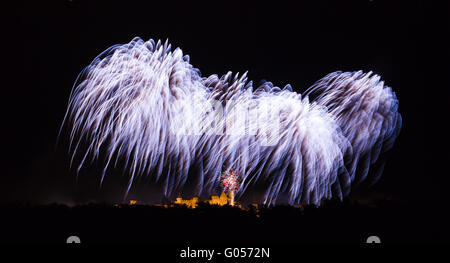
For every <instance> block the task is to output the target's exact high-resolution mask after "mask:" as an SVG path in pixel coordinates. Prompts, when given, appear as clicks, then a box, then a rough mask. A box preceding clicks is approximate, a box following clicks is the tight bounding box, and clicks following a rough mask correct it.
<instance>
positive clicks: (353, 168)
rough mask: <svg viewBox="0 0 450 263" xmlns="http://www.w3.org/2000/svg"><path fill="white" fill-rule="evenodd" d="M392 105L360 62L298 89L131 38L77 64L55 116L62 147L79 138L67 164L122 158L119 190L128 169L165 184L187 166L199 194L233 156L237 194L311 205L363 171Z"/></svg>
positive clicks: (393, 123) (178, 184)
mask: <svg viewBox="0 0 450 263" xmlns="http://www.w3.org/2000/svg"><path fill="white" fill-rule="evenodd" d="M310 97H311V98H312V97H314V98H315V99H314V100H312V101H310V99H309V98H310ZM397 108H398V101H397V99H396V96H395V93H394V92H392V91H391V88H389V87H387V86H384V83H383V81H380V77H379V76H377V75H375V74H372V73H371V72H369V73H362V72H361V71H358V72H334V73H331V74H329V75H327V76H325V77H324V78H323V79H321V80H319V81H318V82H317V83H316V84H314V85H313V86H312V87H311V88H310V89H309V90H308V91H307V93H306V94H305V95H304V96H302V95H301V94H298V93H296V92H293V91H292V88H291V87H290V86H289V85H287V86H286V87H284V88H282V89H281V88H278V87H275V86H273V85H272V83H270V82H265V83H263V84H261V85H260V86H259V87H257V88H254V87H253V85H252V82H251V81H248V80H247V77H246V73H244V74H243V75H239V73H238V74H235V75H233V74H232V73H231V72H229V73H228V74H226V75H224V76H222V77H220V78H219V77H218V76H217V75H212V76H209V77H206V78H205V77H201V75H200V72H199V70H197V69H195V68H194V67H193V66H192V65H190V64H189V57H188V56H183V53H182V51H181V50H180V49H179V48H177V49H175V50H173V51H172V50H171V47H170V45H168V44H167V42H166V43H165V44H161V42H160V41H158V43H155V42H154V41H153V40H149V41H147V42H144V41H143V40H141V39H140V38H135V39H133V40H132V41H131V42H130V43H128V44H124V45H116V46H113V47H111V48H109V49H107V50H106V51H104V52H103V53H102V54H100V55H99V56H98V57H97V58H95V59H94V61H93V62H92V63H91V65H89V66H88V67H87V68H86V69H85V70H84V71H83V72H82V73H81V74H80V76H79V78H78V79H77V83H76V86H75V88H74V90H73V91H72V93H71V96H70V100H69V106H68V110H67V114H66V117H65V121H67V122H68V123H69V124H70V125H71V127H72V130H71V134H70V140H71V148H72V149H73V156H75V155H76V154H77V153H79V152H80V151H81V150H80V149H81V146H80V145H81V144H83V143H84V142H87V147H86V148H87V149H86V150H82V151H81V152H80V153H81V157H82V158H80V159H81V161H80V163H79V164H78V170H79V169H80V168H81V167H82V166H83V165H84V164H85V163H86V161H87V160H95V159H99V156H100V155H102V156H103V157H104V158H103V157H102V160H103V159H104V160H105V161H104V171H103V174H102V177H101V178H102V179H101V180H102V181H103V178H104V176H105V173H106V171H107V169H108V168H109V167H112V166H115V165H116V164H117V162H118V160H122V161H124V162H125V163H126V167H127V169H128V171H129V174H130V180H129V184H128V185H127V191H126V193H128V191H129V190H130V187H131V186H132V183H133V181H134V180H135V178H136V177H137V176H139V175H151V176H154V177H155V179H157V180H161V181H162V182H163V185H164V193H165V194H167V195H170V194H171V193H173V192H176V193H179V192H180V191H181V190H182V189H183V186H185V185H186V182H187V180H188V177H189V179H194V181H196V182H198V183H197V187H196V191H197V194H201V193H211V192H212V191H213V190H214V188H215V186H216V185H217V182H218V180H219V179H220V178H219V175H220V172H221V170H222V167H235V169H237V170H238V171H239V174H240V176H241V177H242V182H241V186H240V188H239V189H237V191H236V194H237V195H238V196H239V195H242V194H243V193H244V192H246V191H251V189H252V187H253V186H255V185H262V186H263V187H264V192H265V194H264V199H263V200H262V201H263V202H265V203H274V202H276V201H277V199H278V198H279V197H280V195H281V194H287V195H288V199H289V202H290V203H291V204H294V203H301V204H310V203H313V204H320V201H321V200H324V199H330V198H331V197H333V196H334V197H337V198H340V199H342V197H343V196H345V195H346V194H348V193H349V190H350V188H351V186H352V185H354V184H357V183H359V182H361V181H363V180H367V179H368V178H367V175H368V171H369V167H370V166H371V165H372V164H374V162H375V161H376V160H377V159H378V158H379V156H380V154H382V153H383V152H385V151H386V150H388V149H390V148H391V147H392V145H393V143H394V140H395V138H396V137H397V136H398V134H399V131H400V127H401V116H400V114H399V113H398V112H397ZM101 149H102V150H101ZM377 176H378V175H376V176H375V177H377ZM371 179H372V180H373V179H376V178H371Z"/></svg>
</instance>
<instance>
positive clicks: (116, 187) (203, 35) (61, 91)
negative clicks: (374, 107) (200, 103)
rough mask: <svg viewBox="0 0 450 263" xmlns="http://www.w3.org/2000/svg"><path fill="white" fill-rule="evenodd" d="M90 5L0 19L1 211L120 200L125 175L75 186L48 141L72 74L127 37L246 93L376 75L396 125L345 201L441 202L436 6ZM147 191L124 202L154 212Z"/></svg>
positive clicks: (443, 176)
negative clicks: (175, 51) (0, 30)
mask: <svg viewBox="0 0 450 263" xmlns="http://www.w3.org/2000/svg"><path fill="white" fill-rule="evenodd" d="M93 2H94V1H77V0H73V1H58V2H56V1H55V2H47V3H45V4H44V3H37V2H18V4H17V5H16V6H15V7H14V9H13V10H12V12H11V13H9V14H8V16H7V20H8V21H7V23H8V26H7V27H6V29H5V30H6V31H7V32H6V33H8V39H7V40H6V41H4V44H5V45H6V46H7V49H4V53H5V54H4V56H5V58H6V59H10V60H11V62H10V63H9V64H8V65H9V66H8V70H7V71H6V72H3V73H4V79H5V80H6V82H5V85H8V86H6V87H2V99H3V100H2V107H4V110H3V112H4V116H3V117H4V125H3V127H2V133H3V136H2V137H3V145H2V146H3V153H4V154H5V157H4V158H3V159H2V160H3V161H4V164H3V165H2V167H3V172H2V175H1V176H2V177H1V181H2V182H1V184H0V203H15V204H23V203H31V204H46V203H54V202H57V203H65V204H79V203H83V202H87V201H97V202H98V201H106V202H108V203H113V202H118V201H120V200H121V199H122V197H123V193H124V191H125V184H126V182H127V178H126V176H115V177H114V176H111V177H108V176H107V177H106V178H105V180H106V181H105V184H104V186H103V187H102V188H99V180H100V177H99V176H100V174H99V173H96V170H95V168H92V169H90V170H89V169H84V170H82V172H81V173H80V175H79V177H78V180H77V179H76V177H75V173H74V169H73V168H72V169H71V168H70V167H69V154H68V152H67V147H68V134H67V130H64V129H63V133H62V135H61V138H60V140H59V143H58V144H57V136H58V131H59V128H60V125H61V123H62V120H63V117H64V114H65V111H66V107H67V101H68V98H69V93H70V91H71V89H72V85H73V84H74V81H75V79H76V77H77V75H78V73H79V72H80V71H81V70H82V69H83V68H84V67H86V66H87V65H88V64H90V62H91V61H92V59H93V58H95V57H96V56H97V55H98V54H99V53H100V52H102V51H103V50H105V49H106V48H108V47H110V46H111V45H114V44H123V43H127V42H129V41H130V40H131V39H132V38H133V37H135V36H139V37H141V38H142V39H144V40H148V39H149V38H153V39H155V40H157V39H162V40H165V39H169V42H170V43H171V44H172V46H173V47H180V48H181V49H182V50H183V52H184V53H185V54H189V55H190V58H191V61H190V62H191V64H193V65H194V66H195V67H196V68H199V69H200V70H201V72H202V75H203V76H208V75H210V74H219V75H222V74H225V73H227V72H228V71H233V72H244V71H247V70H248V71H249V73H248V76H249V79H251V80H254V81H255V82H256V83H257V82H258V81H260V80H261V79H265V80H269V81H271V82H273V83H274V84H275V85H276V86H280V87H283V86H284V85H286V84H291V85H292V87H293V88H294V90H295V91H297V92H303V91H304V90H305V89H306V88H308V87H309V86H310V85H312V84H313V83H314V82H315V81H316V80H318V79H320V78H321V77H323V76H324V75H326V74H328V73H330V72H333V71H336V70H342V71H355V70H364V71H374V72H375V73H377V74H379V75H381V77H382V79H383V80H384V81H385V83H386V85H388V86H391V87H392V88H393V90H394V91H395V92H396V94H397V97H398V99H399V102H400V108H399V112H400V113H401V114H402V117H403V127H402V131H401V133H400V136H399V138H398V139H397V141H396V143H395V146H394V148H393V150H392V151H391V154H390V157H389V159H388V162H387V165H386V167H385V171H384V174H383V176H382V177H381V180H380V181H379V182H378V183H377V184H376V185H375V186H374V187H373V188H371V189H369V190H367V191H364V192H360V191H355V193H353V194H352V195H351V198H353V199H356V200H361V201H366V200H371V199H380V198H381V199H390V200H399V201H401V202H405V203H408V204H409V205H411V204H414V203H416V202H420V204H427V203H430V204H431V203H433V204H436V203H440V202H441V201H442V200H443V198H444V196H445V191H446V185H447V184H446V180H448V179H447V176H448V172H446V171H445V170H440V168H438V167H440V166H439V163H442V161H440V159H442V156H444V159H447V156H448V152H447V151H443V152H438V151H436V148H441V149H445V147H444V146H443V145H441V144H443V143H444V141H440V140H439V139H436V138H439V136H441V135H442V134H445V131H444V132H442V130H444V129H443V127H444V126H443V125H444V124H442V123H443V122H445V120H446V119H441V118H438V117H436V116H435V114H434V113H433V112H436V111H439V110H440V109H439V110H438V108H439V107H440V106H436V105H435V103H434V99H436V98H437V99H439V97H445V101H446V102H447V94H448V91H447V90H446V86H445V85H437V86H436V85H432V84H431V83H430V81H429V79H430V78H434V79H435V78H445V77H446V76H445V75H441V77H439V74H437V73H436V75H435V76H432V77H430V76H426V74H427V73H428V72H429V71H434V70H435V68H438V67H439V65H437V64H430V62H429V61H428V59H429V57H430V56H441V55H442V56H443V55H444V54H438V55H437V54H436V52H435V50H434V49H435V47H437V46H440V45H441V46H443V45H444V44H442V43H440V42H437V41H436V40H434V39H433V38H432V36H431V34H432V32H435V31H438V29H436V28H434V27H432V26H429V24H428V22H429V21H430V20H433V19H435V17H437V16H438V15H435V14H434V13H430V10H434V7H430V6H426V5H425V4H424V3H423V2H421V1H405V2H402V1H395V2H394V1H377V0H373V1H343V2H341V1H299V2H298V3H297V1H295V2H296V3H281V2H278V1H275V2H276V4H273V3H271V4H269V3H263V2H255V3H251V2H245V3H244V2H242V3H241V2H233V1H224V2H222V1H218V2H215V1H214V2H208V3H197V4H193V3H190V1H179V2H176V1H167V3H161V2H163V1H144V2H135V1H122V2H116V1H108V2H104V3H99V2H95V3H93ZM292 2H294V1H292ZM443 10H444V12H446V11H445V9H443ZM447 11H448V9H447ZM447 15H448V14H447ZM444 23H445V25H444V26H445V27H446V29H445V30H446V31H443V32H442V31H439V33H440V34H442V35H448V27H447V26H448V19H445V21H444ZM9 35H10V36H9ZM447 86H448V85H447ZM445 107H447V106H446V105H444V108H445ZM439 121H440V122H439ZM435 130H436V132H434V131H435ZM430 145H433V146H434V147H433V148H432V147H430ZM436 145H437V147H436ZM444 161H445V160H444ZM94 166H95V164H94ZM151 187H152V186H151V184H148V183H142V184H141V185H139V184H138V185H136V186H135V187H134V188H133V189H132V191H131V193H130V198H139V199H140V200H144V201H148V202H159V201H160V196H159V195H157V194H153V195H152V194H151V193H152V191H151V190H152V189H151ZM430 220H432V219H430ZM430 222H431V221H430Z"/></svg>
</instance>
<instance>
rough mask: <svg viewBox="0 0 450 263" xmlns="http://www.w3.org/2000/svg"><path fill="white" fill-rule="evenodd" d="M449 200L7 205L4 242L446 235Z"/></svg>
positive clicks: (426, 238)
mask: <svg viewBox="0 0 450 263" xmlns="http://www.w3.org/2000/svg"><path fill="white" fill-rule="evenodd" d="M442 210H443V206H440V205H438V204H430V203H400V202H398V201H392V200H391V201H388V200H383V201H377V202H375V203H372V204H370V205H367V204H360V203H357V202H353V201H348V200H347V201H344V202H343V203H334V202H331V203H327V204H325V205H323V206H321V207H314V206H306V207H303V208H296V207H292V206H273V207H261V208H260V209H259V211H257V210H255V209H249V210H247V211H246V210H242V209H240V208H237V207H231V206H216V205H209V204H207V203H201V204H200V205H199V206H198V207H197V208H196V209H189V208H187V207H185V206H179V205H176V206H173V207H169V208H164V207H160V206H149V205H121V206H120V207H118V206H113V205H107V204H86V205H78V206H74V207H69V206H66V205H58V204H53V205H46V206H30V205H3V206H1V207H0V211H1V213H2V222H3V223H2V229H3V230H2V231H1V232H2V235H1V240H0V241H1V242H55V243H64V242H65V240H66V238H67V237H68V236H71V235H76V236H79V237H80V238H81V239H82V240H83V243H103V242H107V243H133V242H137V243H143V242H145V243H154V244H156V243H158V244H185V243H193V242H194V243H200V244H201V243H208V244H220V243H223V242H225V243H226V242H232V243H233V244H235V245H237V244H240V243H245V244H256V243H258V244H277V243H286V244H295V243H309V242H314V243H322V242H325V243H327V242H332V243H333V242H336V243H342V242H344V243H362V242H365V240H366V238H367V237H368V236H371V235H376V236H379V237H380V238H381V239H382V241H383V242H386V243H389V242H394V243H395V242H433V241H442V240H444V238H445V236H446V235H445V232H446V230H445V229H442V226H444V225H445V224H444V223H445V222H446V219H445V217H444V216H443V213H442Z"/></svg>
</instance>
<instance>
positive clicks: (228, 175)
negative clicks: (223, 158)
mask: <svg viewBox="0 0 450 263" xmlns="http://www.w3.org/2000/svg"><path fill="white" fill-rule="evenodd" d="M240 185H241V178H240V177H239V173H238V172H237V171H234V170H233V169H231V168H230V169H228V170H227V171H225V172H223V173H222V175H221V177H220V189H221V190H222V191H224V192H230V191H236V190H238V189H239V186H240Z"/></svg>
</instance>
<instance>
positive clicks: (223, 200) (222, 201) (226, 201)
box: [174, 192, 241, 208]
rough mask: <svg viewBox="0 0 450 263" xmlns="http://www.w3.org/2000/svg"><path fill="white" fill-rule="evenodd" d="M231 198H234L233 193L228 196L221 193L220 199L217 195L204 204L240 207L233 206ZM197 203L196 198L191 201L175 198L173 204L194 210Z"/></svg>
mask: <svg viewBox="0 0 450 263" xmlns="http://www.w3.org/2000/svg"><path fill="white" fill-rule="evenodd" d="M233 196H234V193H232V192H230V194H228V196H227V194H226V193H225V192H222V194H221V195H220V197H219V196H217V195H213V196H211V199H209V200H205V202H207V203H208V204H210V205H219V206H224V205H231V206H237V207H241V205H239V204H237V205H236V204H235V202H234V200H233V199H234V198H233ZM198 203H199V199H198V197H193V198H192V199H188V200H184V199H183V198H181V197H177V199H176V200H175V202H174V204H179V205H186V206H187V207H189V208H196V207H197V206H198Z"/></svg>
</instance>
